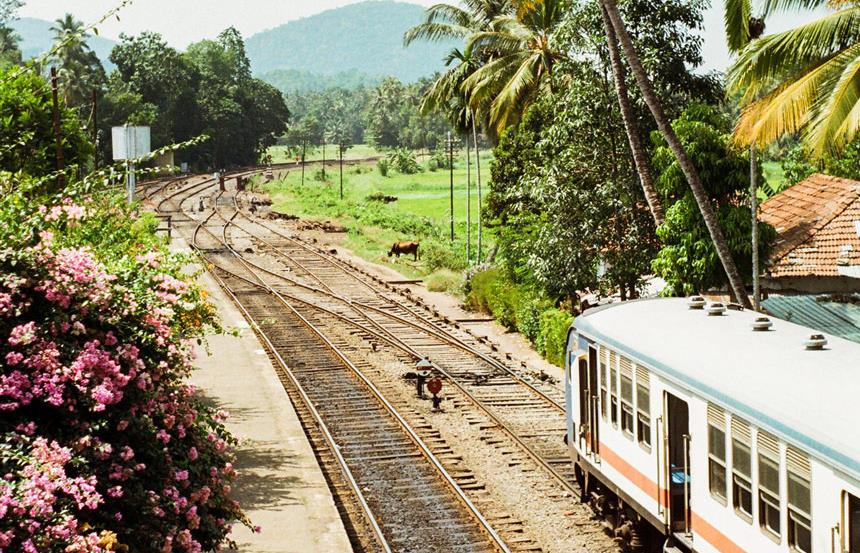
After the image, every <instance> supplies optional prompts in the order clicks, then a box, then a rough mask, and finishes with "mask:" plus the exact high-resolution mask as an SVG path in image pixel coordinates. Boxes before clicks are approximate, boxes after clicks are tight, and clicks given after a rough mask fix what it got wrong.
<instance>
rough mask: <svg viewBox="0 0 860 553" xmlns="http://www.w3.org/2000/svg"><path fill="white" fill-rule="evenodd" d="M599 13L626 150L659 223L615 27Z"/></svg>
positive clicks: (657, 201) (659, 206) (660, 204)
mask: <svg viewBox="0 0 860 553" xmlns="http://www.w3.org/2000/svg"><path fill="white" fill-rule="evenodd" d="M600 12H601V15H602V16H603V28H604V32H605V33H606V41H607V45H608V47H609V62H610V65H611V66H612V76H613V79H614V80H615V92H616V94H617V95H618V106H619V107H620V109H621V118H622V119H623V120H624V130H625V131H626V133H627V141H628V143H629V144H630V152H631V153H632V154H633V164H634V165H635V166H636V172H637V173H638V174H639V183H640V184H641V185H642V191H643V192H644V193H645V200H646V201H647V202H648V208H649V209H650V210H651V215H652V216H653V217H654V224H656V225H657V226H660V225H662V224H663V220H664V218H665V212H664V211H663V202H662V201H661V200H660V195H659V194H657V189H656V188H654V179H653V178H652V177H651V169H650V167H649V165H648V155H647V153H646V151H645V148H644V147H643V146H642V139H641V137H640V136H639V126H638V125H637V124H636V117H635V115H634V114H633V105H632V104H631V103H630V96H629V94H628V92H627V80H626V78H627V76H626V75H625V71H624V65H623V64H622V62H621V53H620V52H619V51H618V37H617V36H616V35H615V29H613V27H612V22H611V21H610V20H609V15H607V13H606V10H604V9H601V10H600Z"/></svg>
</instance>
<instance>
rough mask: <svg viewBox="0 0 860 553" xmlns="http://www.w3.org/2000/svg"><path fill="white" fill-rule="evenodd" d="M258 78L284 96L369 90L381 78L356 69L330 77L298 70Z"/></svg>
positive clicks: (278, 71) (286, 70)
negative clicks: (336, 89)
mask: <svg viewBox="0 0 860 553" xmlns="http://www.w3.org/2000/svg"><path fill="white" fill-rule="evenodd" d="M260 78H261V79H263V80H264V81H266V82H267V83H269V84H271V85H272V86H274V87H275V88H277V89H278V90H280V91H281V92H283V93H284V94H291V93H298V94H306V93H308V92H318V91H322V90H329V89H332V88H345V89H347V90H355V89H356V88H362V87H365V88H371V87H374V86H376V85H378V84H379V82H380V81H381V80H382V78H381V77H371V76H370V75H367V74H366V73H362V72H360V71H358V70H356V69H350V70H348V71H340V72H338V73H332V74H331V75H320V74H319V73H311V72H310V71H302V70H300V69H275V70H274V71H269V72H268V73H265V74H263V75H260Z"/></svg>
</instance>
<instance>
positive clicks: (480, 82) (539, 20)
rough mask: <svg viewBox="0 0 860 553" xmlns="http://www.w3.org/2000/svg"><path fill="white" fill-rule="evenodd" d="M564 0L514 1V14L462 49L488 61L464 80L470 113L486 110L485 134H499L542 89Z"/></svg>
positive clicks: (547, 85)
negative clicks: (487, 132) (486, 123)
mask: <svg viewBox="0 0 860 553" xmlns="http://www.w3.org/2000/svg"><path fill="white" fill-rule="evenodd" d="M563 4H564V2H563V0H518V1H516V2H515V8H516V10H515V13H514V14H513V15H503V16H500V17H497V18H496V19H494V20H493V21H492V23H491V24H490V28H489V29H488V30H482V31H478V32H476V33H473V34H472V35H471V36H469V38H468V41H467V43H466V44H467V48H470V49H472V50H473V51H474V52H476V53H477V55H478V57H479V58H482V59H486V60H487V62H486V63H485V64H483V65H482V66H481V67H480V68H478V69H477V70H476V71H475V72H474V73H472V74H471V75H470V76H469V77H468V78H467V79H466V80H465V81H464V82H463V90H464V91H465V92H467V93H468V95H469V103H470V105H471V106H472V108H473V109H476V110H479V109H480V108H482V107H484V106H489V112H488V113H487V115H488V117H489V123H490V127H489V130H491V131H493V132H495V133H496V135H497V136H498V135H499V134H501V132H502V131H503V130H504V129H505V128H506V127H508V126H509V125H513V124H516V123H517V122H518V121H519V118H520V116H521V115H522V113H523V112H524V111H525V110H526V108H528V106H529V105H530V104H531V103H532V102H533V101H534V99H535V98H536V97H537V95H538V93H539V92H541V91H542V90H547V89H550V88H551V86H552V84H551V77H552V70H553V67H554V65H555V63H556V62H557V61H558V60H559V59H561V58H562V57H563V53H562V52H560V51H558V50H556V49H555V48H554V44H553V43H554V41H553V34H554V32H555V30H556V29H557V27H558V25H559V24H560V23H561V20H562V18H563V17H564V10H563V9H562V8H563Z"/></svg>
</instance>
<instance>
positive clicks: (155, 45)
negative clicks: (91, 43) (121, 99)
mask: <svg viewBox="0 0 860 553" xmlns="http://www.w3.org/2000/svg"><path fill="white" fill-rule="evenodd" d="M110 60H111V61H112V62H113V63H114V64H115V65H116V67H117V69H116V70H117V72H118V73H119V75H120V77H121V79H122V81H123V82H124V83H126V84H128V85H129V87H130V90H131V91H133V92H135V93H136V94H139V95H140V97H141V99H142V100H143V101H144V102H145V103H147V104H151V105H153V106H155V107H156V109H157V113H158V117H157V119H156V120H155V121H154V122H153V123H152V143H153V146H154V147H160V146H165V145H168V144H173V143H176V142H183V141H186V140H190V139H191V138H194V137H195V136H197V134H199V131H200V129H201V127H202V124H201V121H200V114H199V109H198V102H197V93H198V86H199V83H200V74H199V73H198V72H197V71H196V69H195V67H194V66H193V65H192V64H191V63H189V61H188V60H187V59H186V58H185V57H184V56H183V55H182V54H180V53H179V52H177V51H176V50H175V49H173V48H171V47H170V46H168V45H167V43H166V42H165V41H164V39H162V37H161V35H159V34H158V33H152V32H144V33H141V34H140V35H138V36H136V37H130V36H127V35H120V43H119V45H117V46H115V47H114V49H113V50H112V51H111V55H110Z"/></svg>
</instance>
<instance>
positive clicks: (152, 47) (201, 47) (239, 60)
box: [102, 28, 289, 167]
mask: <svg viewBox="0 0 860 553" xmlns="http://www.w3.org/2000/svg"><path fill="white" fill-rule="evenodd" d="M111 61H112V62H113V63H115V64H116V66H117V73H118V74H119V76H120V77H119V78H113V79H111V80H110V81H109V83H108V85H109V86H108V88H107V91H106V94H105V96H106V99H105V100H106V103H107V104H108V106H110V108H112V111H110V112H109V113H112V114H115V115H117V116H125V117H126V118H127V120H128V121H131V122H139V123H147V124H149V125H151V126H152V129H153V130H152V132H153V145H154V146H161V145H165V144H170V143H174V142H181V141H185V140H188V139H190V138H192V137H194V136H198V135H201V134H205V135H208V136H210V137H212V140H210V141H208V142H206V143H205V144H204V145H203V146H201V147H198V148H197V149H195V150H193V151H192V152H190V155H189V158H190V159H189V160H188V161H191V162H192V163H196V164H197V165H199V166H202V167H226V166H236V165H249V164H252V163H255V162H257V161H258V159H259V158H260V156H261V155H262V153H263V152H265V150H266V149H267V148H268V147H269V146H271V145H273V144H274V143H275V141H276V138H277V137H278V136H280V135H282V134H283V133H284V132H285V131H286V129H287V127H286V124H287V121H288V120H289V110H288V109H287V107H286V103H285V102H284V99H283V97H282V95H281V93H280V92H279V91H278V90H277V89H275V88H274V87H272V86H271V85H269V84H267V83H265V82H263V81H261V80H259V79H255V78H253V77H252V76H251V70H250V62H249V61H248V57H247V55H246V53H245V46H244V42H243V40H242V37H241V36H240V35H239V33H238V32H237V31H236V30H235V29H232V28H230V29H227V30H226V31H224V32H223V33H221V34H220V35H219V36H218V38H217V39H216V40H204V41H201V42H199V43H196V44H192V45H191V46H189V47H188V50H187V52H185V53H179V52H177V51H176V50H174V49H173V48H170V47H169V46H167V44H166V43H165V42H164V40H163V39H162V38H161V36H159V35H158V34H155V33H149V32H146V33H142V34H141V35H139V36H137V37H128V36H123V37H122V42H121V43H120V44H119V46H117V47H116V48H114V50H113V52H112V53H111ZM127 100H131V105H134V106H136V107H137V109H136V110H135V111H130V110H129V109H128V107H127V105H128V104H124V103H123V102H124V101H127ZM125 122H126V121H123V120H120V121H119V123H125ZM117 123H118V121H116V120H111V119H109V118H105V119H103V122H102V132H103V133H104V134H107V132H108V131H109V127H110V126H111V125H116V124H117ZM103 146H104V149H103V155H106V154H107V147H108V146H109V145H108V144H107V141H105V143H104V144H103Z"/></svg>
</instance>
